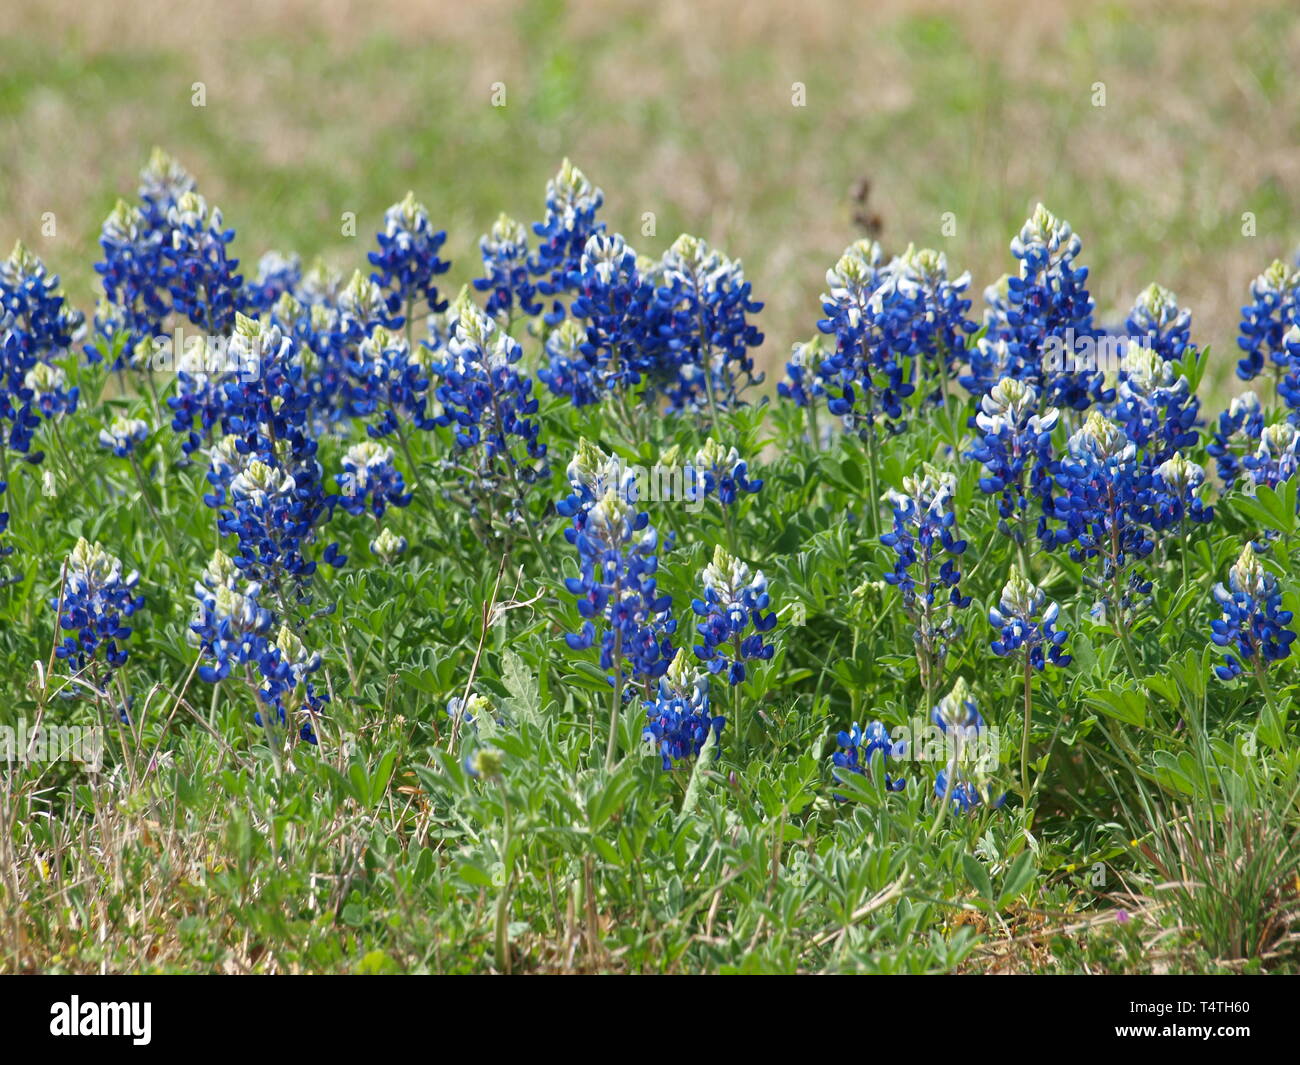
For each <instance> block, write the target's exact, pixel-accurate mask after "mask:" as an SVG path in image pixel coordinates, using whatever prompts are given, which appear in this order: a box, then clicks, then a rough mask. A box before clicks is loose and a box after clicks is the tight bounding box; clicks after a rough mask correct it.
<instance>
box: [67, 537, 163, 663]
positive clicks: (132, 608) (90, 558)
mask: <svg viewBox="0 0 1300 1065" xmlns="http://www.w3.org/2000/svg"><path fill="white" fill-rule="evenodd" d="M139 582H140V574H139V573H137V572H135V571H134V570H132V571H131V572H130V573H127V574H125V575H123V573H122V563H121V560H119V559H117V558H115V557H114V556H112V555H110V554H109V553H108V552H107V551H105V550H104V548H103V547H101V546H100V545H99V544H97V543H96V544H92V543H89V542H88V541H87V540H86V539H85V538H84V537H83V538H81V539H79V540H78V541H77V546H76V547H75V548H73V550H72V554H70V555H69V556H68V561H67V563H66V565H65V567H64V581H63V588H62V595H61V596H60V597H59V598H56V599H51V600H50V606H51V607H52V608H53V609H55V610H57V611H58V612H59V628H60V629H61V630H62V631H63V632H65V633H68V634H69V635H67V636H65V637H64V638H63V640H62V642H60V643H59V645H58V646H57V647H56V648H55V654H56V655H58V657H59V658H61V659H63V660H65V661H67V662H68V663H70V664H71V665H72V666H75V668H76V669H78V670H85V669H87V668H88V667H90V666H91V665H92V663H94V662H98V661H100V660H101V658H102V660H103V662H104V664H105V665H106V666H108V667H109V668H110V669H115V668H117V667H119V666H122V665H124V664H125V663H126V660H127V655H128V652H127V649H126V648H125V647H124V646H122V644H123V642H124V641H125V640H126V639H127V638H128V637H129V636H130V635H131V626H130V625H128V624H127V620H128V619H129V618H130V617H131V616H132V615H133V614H135V613H136V611H138V610H140V609H141V608H142V607H143V606H144V596H142V595H139V594H137V593H136V585H137V584H138V583H139ZM101 650H102V652H103V654H102V655H101V654H100V651H101Z"/></svg>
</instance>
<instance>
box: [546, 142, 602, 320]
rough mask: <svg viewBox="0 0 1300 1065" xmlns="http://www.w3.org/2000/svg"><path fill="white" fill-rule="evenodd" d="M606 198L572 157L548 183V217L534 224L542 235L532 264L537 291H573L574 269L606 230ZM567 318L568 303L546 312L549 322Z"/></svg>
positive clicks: (555, 293)
mask: <svg viewBox="0 0 1300 1065" xmlns="http://www.w3.org/2000/svg"><path fill="white" fill-rule="evenodd" d="M604 202H605V194H604V193H603V192H601V191H600V189H598V188H596V187H594V186H593V185H592V184H591V182H590V181H588V180H587V176H586V175H585V174H584V173H583V172H582V171H581V170H579V169H578V168H577V167H576V166H574V165H573V164H572V163H571V162H569V160H568V159H565V160H564V162H563V163H561V164H560V171H559V173H558V174H556V175H555V177H554V178H553V179H551V180H550V181H548V182H547V184H546V219H545V220H544V221H542V222H536V223H534V225H533V232H534V233H536V234H537V236H538V237H539V238H541V239H540V241H539V243H538V247H537V254H536V255H535V256H534V257H533V258H532V259H531V260H529V263H528V268H529V270H531V271H532V273H533V274H534V275H536V276H538V277H540V278H542V280H540V281H539V282H538V283H537V291H538V292H539V293H540V294H541V295H543V296H559V295H562V294H564V293H565V292H567V291H569V287H570V284H571V280H572V275H573V273H574V271H575V270H576V269H577V268H578V263H579V261H580V260H581V258H582V253H583V251H584V249H585V248H586V247H587V241H588V240H589V239H590V238H591V237H592V235H593V234H596V233H601V232H604V229H605V225H604V223H603V222H597V221H596V212H597V211H598V210H599V209H600V207H601V204H603V203H604ZM563 318H564V305H563V304H562V303H561V302H560V301H559V300H554V301H553V303H552V305H551V310H550V312H549V313H548V314H547V315H546V319H545V320H546V324H547V325H551V326H554V325H558V324H559V323H560V322H561V321H562V320H563Z"/></svg>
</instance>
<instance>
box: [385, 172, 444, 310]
mask: <svg viewBox="0 0 1300 1065" xmlns="http://www.w3.org/2000/svg"><path fill="white" fill-rule="evenodd" d="M376 239H377V240H378V242H379V250H378V251H372V252H371V253H370V262H371V265H373V266H377V267H378V268H379V272H378V273H376V274H373V275H372V279H373V280H374V281H375V282H376V283H377V284H379V285H380V286H381V287H382V288H383V289H384V290H385V291H386V293H387V295H388V307H389V310H390V311H392V312H393V313H395V314H403V313H406V314H410V313H413V309H414V307H415V305H416V304H417V303H418V302H420V301H421V300H422V301H424V303H425V305H426V306H427V307H428V309H429V310H430V311H443V310H446V309H447V301H446V300H444V299H442V298H441V297H440V296H439V295H438V288H437V285H436V284H435V283H434V281H435V279H436V278H437V277H438V276H440V275H441V274H445V273H446V272H447V270H448V269H450V267H451V263H449V262H444V261H443V260H442V259H440V258H438V252H439V250H440V249H441V248H442V245H443V243H444V242H445V241H446V239H447V234H446V232H445V231H444V230H435V229H434V228H433V225H432V223H431V222H430V221H429V212H428V209H427V208H426V207H425V206H424V204H422V203H419V202H417V201H416V199H415V194H414V193H411V192H408V193H407V194H406V198H405V199H404V200H402V202H401V203H395V204H393V205H392V206H391V207H390V208H388V210H387V211H385V212H384V232H382V233H380V234H379V235H378V237H377V238H376Z"/></svg>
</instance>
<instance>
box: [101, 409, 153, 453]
mask: <svg viewBox="0 0 1300 1065" xmlns="http://www.w3.org/2000/svg"><path fill="white" fill-rule="evenodd" d="M148 435H149V426H148V425H146V424H145V423H144V422H142V421H141V420H140V419H139V418H123V417H118V418H114V419H113V423H112V425H110V426H109V427H108V428H107V429H101V430H100V431H99V443H100V445H101V446H103V447H106V448H108V449H109V450H110V451H111V452H113V454H114V455H116V456H117V457H118V458H120V459H124V458H126V457H127V456H128V455H130V454H131V453H132V452H133V451H134V450H135V445H136V444H142V443H144V441H145V439H146V438H147V437H148Z"/></svg>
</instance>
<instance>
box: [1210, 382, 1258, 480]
mask: <svg viewBox="0 0 1300 1065" xmlns="http://www.w3.org/2000/svg"><path fill="white" fill-rule="evenodd" d="M1263 431H1264V409H1263V408H1262V407H1261V406H1260V404H1259V397H1258V396H1256V395H1255V393H1254V392H1243V393H1242V394H1241V395H1239V396H1233V397H1232V400H1231V401H1230V402H1229V403H1228V407H1227V409H1226V410H1224V411H1223V412H1221V413H1220V414H1219V422H1218V425H1217V427H1216V428H1215V430H1214V439H1213V440H1212V441H1211V442H1210V443H1209V444H1207V445H1206V448H1205V450H1206V452H1207V453H1208V454H1209V455H1210V457H1211V458H1213V459H1214V461H1215V465H1216V466H1217V467H1218V473H1219V479H1220V480H1222V481H1223V483H1224V484H1225V485H1227V486H1229V487H1230V486H1231V485H1232V484H1233V483H1235V482H1236V480H1237V478H1238V477H1240V476H1241V474H1242V471H1243V467H1242V461H1241V460H1242V458H1243V456H1244V455H1245V454H1248V453H1250V452H1252V451H1254V450H1255V449H1256V447H1257V446H1258V444H1259V438H1260V434H1261V433H1262V432H1263Z"/></svg>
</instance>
